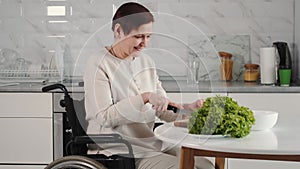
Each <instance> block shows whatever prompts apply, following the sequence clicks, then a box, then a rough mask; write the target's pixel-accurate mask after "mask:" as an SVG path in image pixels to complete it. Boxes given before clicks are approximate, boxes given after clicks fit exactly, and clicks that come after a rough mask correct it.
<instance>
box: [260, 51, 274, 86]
mask: <svg viewBox="0 0 300 169" xmlns="http://www.w3.org/2000/svg"><path fill="white" fill-rule="evenodd" d="M260 78H261V84H275V82H276V57H275V48H274V47H266V48H260Z"/></svg>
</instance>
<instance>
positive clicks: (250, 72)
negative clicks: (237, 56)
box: [244, 64, 259, 82]
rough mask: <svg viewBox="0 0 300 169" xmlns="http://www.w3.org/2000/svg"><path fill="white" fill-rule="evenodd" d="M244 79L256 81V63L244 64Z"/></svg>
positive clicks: (257, 74)
mask: <svg viewBox="0 0 300 169" xmlns="http://www.w3.org/2000/svg"><path fill="white" fill-rule="evenodd" d="M244 67H245V72H244V81H245V82H256V81H257V80H258V77H259V70H258V67H259V65H258V64H245V65H244Z"/></svg>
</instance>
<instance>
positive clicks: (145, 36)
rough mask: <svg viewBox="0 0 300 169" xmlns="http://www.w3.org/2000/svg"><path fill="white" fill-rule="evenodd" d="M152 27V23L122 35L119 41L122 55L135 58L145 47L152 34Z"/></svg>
mask: <svg viewBox="0 0 300 169" xmlns="http://www.w3.org/2000/svg"><path fill="white" fill-rule="evenodd" d="M152 27H153V23H152V22H150V23H147V24H143V25H141V26H140V27H138V29H134V30H132V31H131V32H130V33H129V34H128V35H124V37H122V38H121V39H122V40H121V41H120V45H121V47H122V50H123V51H122V52H123V54H125V55H127V56H129V55H133V56H135V55H137V54H139V52H140V51H141V50H143V49H144V48H145V47H147V45H148V43H149V41H150V36H151V34H152Z"/></svg>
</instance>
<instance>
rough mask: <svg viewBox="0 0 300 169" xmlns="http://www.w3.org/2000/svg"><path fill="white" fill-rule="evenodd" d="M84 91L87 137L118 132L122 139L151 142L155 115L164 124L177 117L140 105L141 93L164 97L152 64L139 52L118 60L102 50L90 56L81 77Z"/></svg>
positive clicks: (141, 101)
mask: <svg viewBox="0 0 300 169" xmlns="http://www.w3.org/2000/svg"><path fill="white" fill-rule="evenodd" d="M84 90H85V108H86V111H87V117H86V119H87V120H88V122H89V125H88V129H87V133H88V134H98V133H106V132H109V133H110V132H119V133H120V134H122V135H123V136H125V137H131V138H133V137H136V138H151V139H153V137H154V135H153V132H152V127H153V124H154V121H155V116H157V117H158V118H160V119H161V120H164V121H174V120H175V119H176V117H177V114H175V113H173V112H164V113H162V112H155V111H154V110H153V109H152V106H151V105H150V104H149V103H147V104H144V102H143V100H142V98H141V93H143V92H155V93H160V94H162V95H164V96H166V92H165V90H164V89H163V88H162V86H161V82H160V81H159V80H158V75H157V73H156V68H155V64H154V62H153V61H152V59H151V58H150V57H149V56H147V55H145V54H142V53H141V54H140V55H139V56H136V57H131V56H130V57H128V58H126V59H119V58H117V57H115V56H113V55H111V54H110V53H109V52H108V51H107V50H106V49H103V50H101V51H99V52H98V53H97V54H96V55H93V56H91V57H90V58H89V59H88V62H87V65H86V70H85V74H84ZM133 140H134V139H133ZM133 142H135V141H133Z"/></svg>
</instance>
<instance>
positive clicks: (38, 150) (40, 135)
mask: <svg viewBox="0 0 300 169" xmlns="http://www.w3.org/2000/svg"><path fill="white" fill-rule="evenodd" d="M0 107H1V110H0V135H1V141H0V150H1V151H0V168H14V169H25V168H43V167H44V166H45V165H47V164H48V163H50V162H52V161H53V120H52V114H53V113H52V94H51V93H13V92H11V93H10V92H8V93H0ZM1 164H3V165H1ZM4 164H9V165H4ZM33 166H34V167H33Z"/></svg>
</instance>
